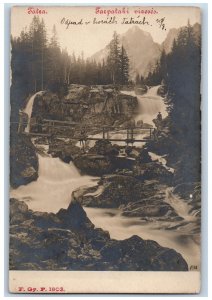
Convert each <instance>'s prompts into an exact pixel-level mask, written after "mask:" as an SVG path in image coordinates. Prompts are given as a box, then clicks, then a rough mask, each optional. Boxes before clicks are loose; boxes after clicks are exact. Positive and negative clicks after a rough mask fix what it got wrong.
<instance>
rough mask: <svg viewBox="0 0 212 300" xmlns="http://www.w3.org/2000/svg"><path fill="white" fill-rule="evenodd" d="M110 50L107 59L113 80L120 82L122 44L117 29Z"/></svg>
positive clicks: (113, 81)
mask: <svg viewBox="0 0 212 300" xmlns="http://www.w3.org/2000/svg"><path fill="white" fill-rule="evenodd" d="M109 48H110V51H109V55H108V59H107V63H108V66H109V68H110V76H111V82H112V83H113V84H117V83H119V82H120V73H121V71H120V70H121V64H120V46H119V38H118V34H117V33H116V31H114V33H113V39H112V40H111V42H110V45H109Z"/></svg>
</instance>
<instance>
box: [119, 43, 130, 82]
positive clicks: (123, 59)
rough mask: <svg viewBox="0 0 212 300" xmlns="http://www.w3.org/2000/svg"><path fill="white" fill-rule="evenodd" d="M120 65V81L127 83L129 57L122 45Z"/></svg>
mask: <svg viewBox="0 0 212 300" xmlns="http://www.w3.org/2000/svg"><path fill="white" fill-rule="evenodd" d="M120 65H121V70H120V72H121V74H120V75H121V76H120V79H121V80H120V83H121V84H127V83H128V80H129V58H128V56H127V53H126V50H125V49H124V47H123V46H122V47H121V53H120Z"/></svg>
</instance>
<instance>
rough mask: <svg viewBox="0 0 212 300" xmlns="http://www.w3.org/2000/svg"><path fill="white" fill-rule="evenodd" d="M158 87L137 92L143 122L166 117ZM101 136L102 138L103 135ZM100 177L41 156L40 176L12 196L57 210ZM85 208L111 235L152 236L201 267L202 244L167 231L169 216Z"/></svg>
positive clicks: (181, 208)
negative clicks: (154, 218) (136, 215)
mask: <svg viewBox="0 0 212 300" xmlns="http://www.w3.org/2000/svg"><path fill="white" fill-rule="evenodd" d="M157 90H158V86H157V87H152V88H150V89H149V90H148V92H147V93H146V94H145V95H142V96H139V95H137V98H138V102H139V106H138V114H137V116H136V117H135V120H136V121H138V120H142V121H143V122H144V123H148V124H153V122H152V120H153V119H154V118H155V117H156V116H157V114H158V112H159V111H160V112H161V114H162V116H163V118H164V117H166V116H167V112H166V105H165V103H164V101H163V98H162V97H160V96H158V95H157ZM123 93H125V92H123ZM127 93H129V92H126V94H127ZM130 93H131V95H134V96H136V95H135V93H134V92H132V91H131V92H130ZM37 94H38V93H36V94H35V95H33V96H32V97H31V98H30V100H29V101H28V103H27V106H26V108H25V112H26V113H27V114H28V116H29V119H30V117H31V114H32V108H33V103H34V99H35V96H36V95H37ZM28 128H29V127H28ZM112 135H113V137H114V138H115V137H117V138H118V137H119V136H120V137H122V135H123V132H121V130H120V132H118V133H117V132H114V133H112ZM99 136H101V137H102V135H99ZM155 159H158V160H159V159H160V160H161V163H162V164H164V165H166V161H165V159H163V158H160V157H156V156H155ZM97 180H98V178H94V177H91V176H81V175H80V173H79V171H78V170H77V168H76V167H75V166H74V164H73V163H70V164H65V163H63V162H62V161H61V160H60V159H59V158H52V157H43V156H41V155H39V177H38V179H37V181H34V182H31V183H29V184H28V185H25V186H20V187H18V188H17V189H13V190H11V197H14V198H16V199H19V200H23V201H25V202H26V203H27V205H28V206H29V208H30V209H32V210H34V211H43V212H54V213H55V212H57V211H58V210H59V209H60V208H67V207H68V205H69V203H70V201H71V195H72V192H73V191H74V190H76V189H77V188H79V187H82V186H95V185H96V184H97ZM101 192H102V190H101V189H98V190H97V191H96V192H90V193H89V194H90V195H92V196H95V197H96V196H98V194H99V193H101ZM167 202H168V203H169V204H170V205H171V206H172V207H173V208H174V209H175V210H176V211H177V212H178V214H179V215H180V216H182V217H183V218H184V219H185V220H186V221H190V220H191V218H192V217H193V218H194V217H195V214H193V215H192V216H190V215H189V209H190V207H188V205H185V203H181V202H182V199H176V198H175V199H173V197H172V195H171V194H170V193H169V194H168V195H167ZM85 210H86V212H87V214H88V217H89V218H90V219H91V221H92V222H93V223H94V224H95V225H96V226H97V227H101V228H103V229H104V230H107V231H109V232H110V235H111V238H116V239H125V238H129V237H130V236H132V235H135V234H136V235H139V236H141V237H142V238H144V239H152V240H155V241H157V242H158V243H159V244H160V245H162V246H165V247H170V248H173V249H175V250H176V251H178V252H179V253H181V254H182V255H183V257H184V258H185V259H186V261H187V262H188V263H189V265H191V264H192V265H198V266H199V245H197V244H196V243H195V242H194V241H193V239H192V237H191V235H189V234H187V233H183V234H182V233H180V232H178V231H177V230H176V231H169V230H165V229H164V228H167V224H169V223H170V222H169V220H168V219H167V220H166V221H164V222H165V223H166V224H165V225H164V224H163V222H162V221H156V222H146V223H144V222H143V221H142V220H140V219H139V218H127V217H124V216H122V215H121V213H120V211H119V210H117V209H99V208H85ZM171 225H172V224H171ZM163 226H164V227H163Z"/></svg>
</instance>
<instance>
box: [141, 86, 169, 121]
mask: <svg viewBox="0 0 212 300" xmlns="http://www.w3.org/2000/svg"><path fill="white" fill-rule="evenodd" d="M158 88H159V86H154V87H152V88H150V89H148V91H147V93H146V94H144V95H142V96H141V95H137V99H138V115H137V116H136V117H135V121H136V122H137V121H139V120H142V121H143V122H144V123H147V124H151V125H154V123H153V121H152V120H153V119H155V118H156V117H157V114H158V113H159V112H161V114H162V117H163V118H165V117H166V116H167V115H168V113H167V111H166V104H165V103H164V99H163V98H162V97H161V96H159V95H158V94H157V91H158Z"/></svg>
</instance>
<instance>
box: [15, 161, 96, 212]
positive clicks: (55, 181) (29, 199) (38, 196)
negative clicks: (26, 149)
mask: <svg viewBox="0 0 212 300" xmlns="http://www.w3.org/2000/svg"><path fill="white" fill-rule="evenodd" d="M38 159H39V170H38V175H39V177H38V179H37V181H33V182H31V183H29V184H27V185H22V186H19V187H18V188H17V189H12V190H11V192H10V196H11V197H13V198H16V199H18V200H21V201H25V202H26V204H27V205H28V206H29V208H30V209H32V210H34V211H45V212H54V213H56V212H58V211H59V210H60V209H61V208H67V207H68V205H69V203H70V201H71V195H72V192H73V191H74V190H76V189H78V188H79V187H83V186H95V185H96V184H97V180H98V178H97V177H92V176H82V175H81V174H80V173H79V171H78V170H77V168H76V167H75V166H74V164H73V163H72V162H71V163H70V164H66V163H64V162H62V161H61V160H60V159H59V158H52V157H44V156H41V155H38Z"/></svg>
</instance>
